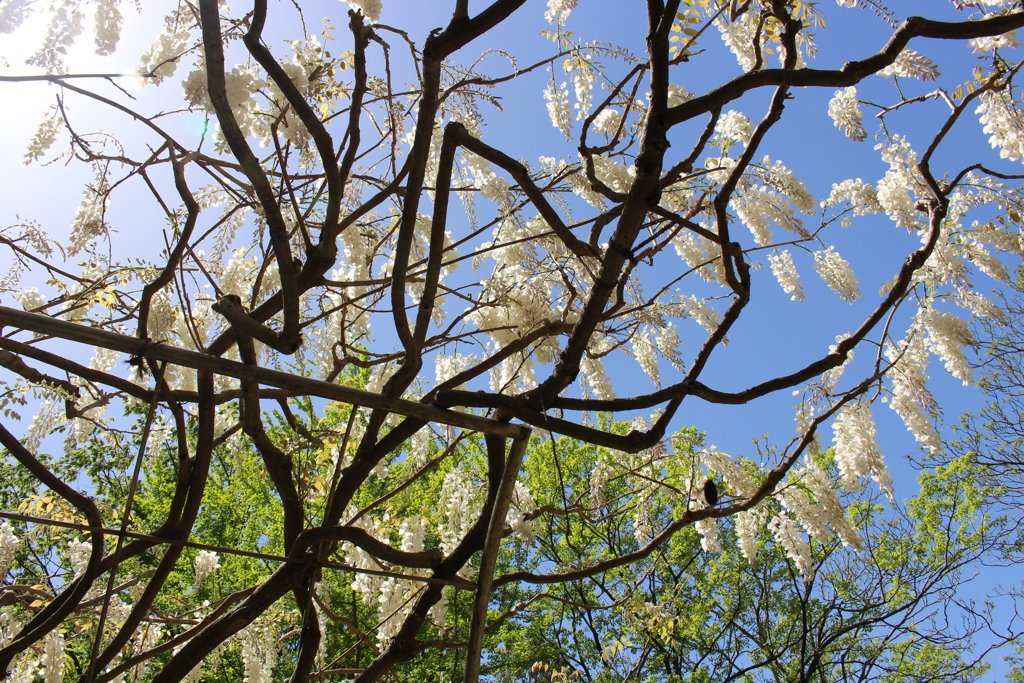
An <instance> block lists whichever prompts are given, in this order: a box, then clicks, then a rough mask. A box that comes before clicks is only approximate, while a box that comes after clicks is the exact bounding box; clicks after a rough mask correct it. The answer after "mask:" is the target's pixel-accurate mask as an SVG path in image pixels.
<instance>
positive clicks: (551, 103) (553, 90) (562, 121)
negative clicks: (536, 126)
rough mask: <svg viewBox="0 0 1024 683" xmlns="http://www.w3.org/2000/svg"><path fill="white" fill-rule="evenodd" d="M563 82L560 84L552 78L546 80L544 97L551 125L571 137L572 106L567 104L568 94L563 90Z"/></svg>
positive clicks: (568, 137)
mask: <svg viewBox="0 0 1024 683" xmlns="http://www.w3.org/2000/svg"><path fill="white" fill-rule="evenodd" d="M565 85H566V84H565V83H562V85H561V86H559V85H558V84H556V83H555V81H554V80H550V81H548V84H547V87H545V88H544V99H545V101H546V102H547V107H548V116H550V117H551V125H553V126H554V127H555V128H557V129H558V131H559V132H560V133H561V134H562V135H564V136H565V137H566V139H567V140H571V139H572V108H571V107H570V106H569V96H568V95H567V94H566V92H565Z"/></svg>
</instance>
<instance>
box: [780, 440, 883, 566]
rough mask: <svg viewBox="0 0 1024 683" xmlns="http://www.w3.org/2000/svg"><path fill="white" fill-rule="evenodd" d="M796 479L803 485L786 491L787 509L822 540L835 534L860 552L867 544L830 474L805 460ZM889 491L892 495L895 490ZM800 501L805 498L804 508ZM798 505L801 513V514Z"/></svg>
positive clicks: (844, 543)
mask: <svg viewBox="0 0 1024 683" xmlns="http://www.w3.org/2000/svg"><path fill="white" fill-rule="evenodd" d="M883 467H884V463H883ZM793 477H794V479H796V480H797V481H799V482H800V484H801V486H800V487H792V488H790V489H787V490H786V491H787V492H788V493H789V496H790V497H789V498H787V497H786V495H785V494H784V496H783V506H784V507H786V508H787V509H789V510H791V511H792V512H793V514H794V516H795V517H796V518H797V519H798V520H799V521H800V524H801V525H802V526H803V527H804V529H806V530H807V533H808V534H811V535H812V536H814V538H816V539H817V540H819V541H826V540H828V539H829V538H831V534H832V533H833V532H834V533H835V534H836V535H838V536H839V540H840V541H842V543H843V545H845V546H848V547H852V548H854V549H855V550H860V547H861V544H862V543H863V541H862V539H861V537H860V534H858V533H857V528H856V527H855V526H854V525H853V523H852V522H850V519H849V517H847V515H846V507H845V506H844V505H843V503H842V501H841V500H840V499H839V493H838V492H837V491H836V490H835V488H833V486H832V482H831V481H830V480H829V477H828V475H827V474H826V473H825V472H824V471H823V470H822V469H821V468H820V467H818V465H817V464H816V463H815V462H814V461H813V460H811V459H810V458H805V459H804V462H803V464H802V466H801V467H800V468H799V469H796V470H794V471H793ZM886 492H887V493H891V487H890V488H889V489H888V490H887V491H886ZM798 499H801V502H802V503H803V505H800V504H798V503H796V500H798ZM890 499H891V498H890ZM787 500H789V501H790V502H792V503H793V507H790V506H789V504H788V503H787ZM798 506H799V507H800V509H801V511H800V512H797V509H796V508H797V507H798ZM811 520H813V521H811ZM823 527H824V529H823ZM812 529H814V531H813V532H812Z"/></svg>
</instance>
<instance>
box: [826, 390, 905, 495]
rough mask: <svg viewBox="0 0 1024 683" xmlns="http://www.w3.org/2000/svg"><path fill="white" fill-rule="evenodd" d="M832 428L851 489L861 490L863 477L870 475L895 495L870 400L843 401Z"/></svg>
mask: <svg viewBox="0 0 1024 683" xmlns="http://www.w3.org/2000/svg"><path fill="white" fill-rule="evenodd" d="M832 431H833V433H834V434H835V436H834V443H835V454H836V464H838V465H839V476H840V477H842V479H843V485H844V486H845V487H846V488H847V489H848V490H850V491H861V490H863V489H864V480H866V479H867V478H869V477H870V478H871V479H873V480H875V481H876V482H878V485H879V486H880V487H881V488H882V490H883V491H884V492H885V494H886V495H887V496H888V497H889V498H890V499H892V497H893V489H892V478H891V477H890V476H889V468H888V467H887V466H886V464H885V459H884V457H883V456H882V449H881V447H880V446H879V445H878V439H877V438H876V428H875V420H874V418H873V416H872V414H871V406H870V404H869V403H867V402H866V401H852V402H850V403H847V404H846V405H844V406H843V407H842V409H840V411H839V414H838V415H836V418H835V420H834V421H833V422H832Z"/></svg>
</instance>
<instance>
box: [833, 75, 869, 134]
mask: <svg viewBox="0 0 1024 683" xmlns="http://www.w3.org/2000/svg"><path fill="white" fill-rule="evenodd" d="M828 115H829V116H831V117H832V122H833V123H834V124H835V127H836V128H838V129H840V130H841V131H843V133H844V134H845V135H846V137H848V138H850V139H852V140H856V141H858V142H861V141H863V140H864V138H866V137H867V136H868V133H867V131H866V130H864V126H863V124H862V122H861V121H862V114H861V112H860V101H859V100H858V99H857V88H855V87H853V86H852V85H851V86H850V87H848V88H846V89H845V90H836V93H835V96H834V97H833V98H832V99H831V100H830V101H829V103H828Z"/></svg>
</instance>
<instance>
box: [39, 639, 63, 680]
mask: <svg viewBox="0 0 1024 683" xmlns="http://www.w3.org/2000/svg"><path fill="white" fill-rule="evenodd" d="M65 660H66V657H65V655H64V636H63V634H61V632H60V630H59V629H53V630H52V631H50V632H49V633H47V634H46V637H45V638H43V656H42V657H40V658H39V668H40V670H41V673H42V676H43V683H61V681H63V680H64V664H65Z"/></svg>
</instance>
